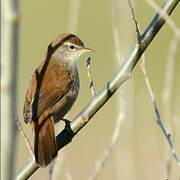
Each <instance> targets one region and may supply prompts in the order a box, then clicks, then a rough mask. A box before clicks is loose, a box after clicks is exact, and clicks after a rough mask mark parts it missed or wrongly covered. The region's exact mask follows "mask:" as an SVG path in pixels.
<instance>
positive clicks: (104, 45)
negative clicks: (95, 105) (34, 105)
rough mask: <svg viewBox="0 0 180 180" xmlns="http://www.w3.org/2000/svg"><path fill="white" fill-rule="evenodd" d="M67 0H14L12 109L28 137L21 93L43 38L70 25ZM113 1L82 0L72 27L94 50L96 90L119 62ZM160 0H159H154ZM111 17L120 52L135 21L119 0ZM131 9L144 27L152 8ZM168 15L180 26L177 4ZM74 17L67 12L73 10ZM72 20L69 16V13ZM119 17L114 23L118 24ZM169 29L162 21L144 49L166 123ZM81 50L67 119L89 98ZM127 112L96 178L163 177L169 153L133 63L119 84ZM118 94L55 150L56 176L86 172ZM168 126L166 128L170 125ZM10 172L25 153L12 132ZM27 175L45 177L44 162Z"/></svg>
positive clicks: (125, 50)
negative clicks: (16, 34) (16, 54)
mask: <svg viewBox="0 0 180 180" xmlns="http://www.w3.org/2000/svg"><path fill="white" fill-rule="evenodd" d="M70 2H71V1H67V0H61V1H59V0H53V1H50V0H39V1H20V59H19V64H18V72H19V74H18V115H19V117H20V120H21V121H22V126H23V129H24V130H25V132H26V133H27V136H28V137H29V139H30V140H31V144H33V133H32V129H31V127H30V125H26V124H25V123H24V122H23V118H22V109H23V103H24V97H25V92H26V89H27V87H28V83H29V80H30V78H31V75H32V72H33V71H34V69H35V67H37V65H38V64H39V63H40V62H41V61H42V60H43V57H44V54H45V50H46V47H47V46H48V44H49V42H50V41H51V40H52V39H53V38H55V37H56V36H57V35H58V34H60V33H61V32H68V31H69V30H68V21H69V7H70ZM114 2H115V1H108V0H99V1H95V0H94V1H81V4H80V9H79V18H78V25H77V32H76V34H77V35H78V36H79V37H80V38H81V40H83V42H84V43H85V45H86V46H87V47H90V48H92V49H94V50H95V51H94V52H93V53H92V55H91V57H92V66H91V71H92V76H93V79H94V83H95V88H96V90H97V91H98V90H100V89H101V88H102V87H103V86H104V84H105V83H106V82H107V81H108V80H109V79H110V78H111V77H112V74H113V73H114V72H115V71H116V69H117V67H118V65H117V62H116V60H115V58H114V57H115V51H114V48H115V46H114V39H113V21H112V3H114ZM161 3H162V2H161V1H159V5H160V4H161ZM116 8H117V11H118V12H117V14H116V16H117V17H116V20H115V24H116V26H117V27H118V32H119V33H120V34H119V36H120V44H121V48H122V49H121V52H122V54H123V56H124V57H126V56H127V55H128V54H129V53H130V51H131V49H132V47H133V44H134V43H135V41H136V39H135V35H136V34H135V28H134V24H133V22H132V20H131V15H130V12H129V7H128V5H127V4H126V3H125V2H118V4H117V7H116ZM135 12H136V15H137V19H138V22H139V25H140V27H141V30H142V31H143V30H144V29H145V28H146V26H147V25H148V24H149V22H150V20H151V19H152V17H153V16H154V14H155V12H154V10H153V9H152V8H151V7H150V6H149V5H148V4H147V3H146V1H143V0H140V1H137V2H136V4H135ZM171 17H172V19H173V20H174V21H175V23H176V25H177V26H180V21H179V18H180V8H179V7H177V8H176V9H175V11H174V12H173V14H172V16H171ZM71 18H73V17H71ZM71 18H70V20H71V21H73V19H71ZM117 22H118V24H117ZM173 36H174V34H173V32H172V31H171V29H170V28H169V27H168V26H167V25H165V26H164V27H163V28H162V29H161V31H160V32H159V34H158V35H157V37H156V38H155V39H154V40H153V42H152V44H151V45H150V46H149V47H148V49H147V51H146V66H147V73H148V76H149V79H150V82H151V85H152V87H153V90H154V93H155V96H156V98H157V102H158V106H159V109H160V111H161V113H162V117H163V119H164V120H165V125H166V126H167V127H170V124H171V123H170V121H171V120H172V119H167V115H166V112H165V111H164V106H163V102H162V98H163V97H162V95H163V90H164V89H163V88H164V78H165V73H166V69H165V68H166V62H167V55H168V51H169V43H170V41H171V39H172V38H173ZM87 57H88V56H87V55H84V56H82V57H81V58H80V60H79V61H78V64H77V65H78V70H79V74H80V81H81V87H80V92H79V96H78V99H77V101H76V103H75V105H74V106H73V108H72V110H71V112H70V113H69V115H68V118H69V119H72V118H73V117H74V116H75V115H76V114H77V113H78V112H80V110H82V108H83V107H84V106H85V105H86V104H87V103H88V102H89V100H90V98H91V93H90V89H89V80H88V76H87V71H86V59H87ZM179 60H180V51H179V47H178V53H177V55H176V61H175V70H174V73H175V75H174V79H173V91H172V102H171V104H170V107H171V108H172V114H173V117H174V116H175V117H177V119H176V121H175V122H174V130H175V132H176V133H175V145H176V149H177V151H178V152H179V153H180V141H179V139H180V119H179V118H180V111H179V107H180V93H179V92H180V85H179V84H180V83H179V82H180V71H179V69H180V61H179ZM125 84H126V85H125V88H126V97H125V99H126V101H127V104H128V114H127V116H126V118H125V120H124V122H123V123H122V127H121V130H120V131H121V132H120V136H119V139H118V142H117V144H116V146H115V148H114V149H113V152H112V155H111V156H110V159H109V160H108V162H107V163H106V164H105V166H104V168H103V170H102V172H101V173H100V175H99V179H102V180H108V179H113V180H115V179H126V180H131V179H132V180H135V179H138V180H144V179H146V180H150V179H151V180H152V179H153V180H155V179H158V180H160V179H163V180H164V179H165V177H166V176H165V174H166V173H165V171H166V170H165V163H166V161H165V157H166V156H167V157H171V154H170V152H169V146H168V144H167V142H166V140H165V138H164V136H163V135H162V132H161V131H160V129H159V127H158V126H157V124H156V122H155V120H156V116H155V114H154V110H153V106H152V102H151V99H150V96H149V94H148V91H147V87H146V84H145V81H144V77H143V75H142V72H141V69H140V67H139V65H137V66H136V68H135V70H134V71H133V74H132V78H131V79H130V80H129V81H128V82H126V83H125ZM119 93H121V88H120V89H119V92H118V93H116V94H115V95H114V96H113V97H112V98H111V99H110V100H109V101H108V102H107V103H106V104H105V105H104V106H103V108H102V109H101V110H100V111H99V112H98V113H97V114H96V115H95V116H94V117H93V119H92V121H91V122H90V123H89V124H87V125H86V127H84V128H83V129H82V130H81V131H80V132H79V133H78V135H77V136H76V137H75V138H74V139H73V141H72V143H70V144H69V145H68V146H66V147H65V148H64V149H63V150H62V151H60V152H59V156H58V157H59V158H62V159H61V162H62V166H59V171H60V176H59V177H60V178H61V179H68V177H69V176H72V179H73V180H81V179H88V178H89V177H90V175H91V174H92V172H93V171H94V168H95V166H96V162H97V160H98V159H99V158H100V157H101V156H102V153H103V152H104V149H105V148H106V147H107V145H108V144H109V142H110V140H111V136H112V133H113V130H114V128H115V125H116V119H117V114H118V112H119V110H120V108H121V107H119V106H118V97H119ZM168 130H170V128H169V129H168ZM16 157H17V158H16V172H17V170H19V169H20V168H21V167H22V165H23V164H24V163H25V162H26V161H27V160H28V159H29V157H30V155H29V152H28V150H27V147H26V146H25V142H24V140H23V138H22V136H21V135H20V134H18V148H17V156H16ZM179 177H180V171H179V169H178V167H177V165H176V163H175V162H174V159H172V179H173V180H176V179H178V178H179ZM31 179H44V180H46V179H48V168H46V169H39V170H38V171H37V172H36V173H35V174H34V175H33V176H32V177H31Z"/></svg>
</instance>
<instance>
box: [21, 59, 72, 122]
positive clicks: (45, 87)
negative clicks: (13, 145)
mask: <svg viewBox="0 0 180 180" xmlns="http://www.w3.org/2000/svg"><path fill="white" fill-rule="evenodd" d="M50 61H51V62H50V63H49V65H48V64H46V63H45V62H44V63H43V64H41V65H40V66H39V67H38V68H37V69H36V71H35V72H34V74H33V77H32V80H31V83H30V86H29V89H28V90H27V93H26V99H25V104H24V113H23V114H24V121H25V122H26V123H28V122H31V121H34V120H35V119H37V118H38V117H39V116H40V115H41V114H42V113H43V112H44V111H46V110H48V109H50V108H51V107H53V106H54V105H55V104H56V103H57V102H58V101H59V100H60V99H61V98H62V97H63V96H64V95H65V94H66V93H67V92H68V91H69V90H70V88H71V86H72V84H73V81H72V77H71V75H70V72H69V71H68V70H67V68H65V67H64V65H62V64H60V63H59V62H58V61H56V60H55V59H52V58H51V59H50ZM45 66H46V67H45ZM44 69H45V70H44ZM42 72H43V74H42Z"/></svg>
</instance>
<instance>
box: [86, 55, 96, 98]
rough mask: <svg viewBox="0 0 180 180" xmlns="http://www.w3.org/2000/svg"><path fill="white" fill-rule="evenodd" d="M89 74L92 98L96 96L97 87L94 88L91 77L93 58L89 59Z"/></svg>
mask: <svg viewBox="0 0 180 180" xmlns="http://www.w3.org/2000/svg"><path fill="white" fill-rule="evenodd" d="M87 74H88V77H89V82H90V86H89V87H90V89H91V95H92V97H93V96H95V95H96V91H95V87H94V82H93V79H92V76H91V57H88V59H87Z"/></svg>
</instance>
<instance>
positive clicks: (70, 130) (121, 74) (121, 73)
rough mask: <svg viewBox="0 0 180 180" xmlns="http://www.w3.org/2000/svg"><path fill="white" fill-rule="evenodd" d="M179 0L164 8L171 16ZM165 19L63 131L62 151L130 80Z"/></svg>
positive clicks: (25, 173) (23, 174)
mask: <svg viewBox="0 0 180 180" xmlns="http://www.w3.org/2000/svg"><path fill="white" fill-rule="evenodd" d="M178 2H179V0H168V1H166V2H165V4H164V5H163V6H162V9H164V10H165V11H166V12H167V13H168V14H169V15H170V14H171V13H172V11H173V10H174V8H175V7H176V5H177V4H178ZM164 23H165V19H164V18H163V17H162V16H161V15H160V14H159V13H157V14H156V15H155V17H154V18H153V20H152V21H151V23H150V24H149V26H148V27H147V29H146V30H145V32H144V33H143V34H142V37H141V42H142V43H141V44H137V43H136V44H135V46H134V48H133V51H132V52H131V53H130V55H129V57H128V58H127V59H126V60H125V61H124V63H123V64H122V65H121V66H120V67H119V68H118V70H117V72H116V73H115V74H114V76H113V77H112V79H111V80H109V81H108V82H107V84H106V85H105V86H104V88H103V89H102V90H101V91H100V92H99V93H97V94H96V95H95V96H94V97H93V98H92V99H91V101H90V102H89V104H88V105H87V106H86V107H85V108H84V109H83V110H82V111H81V112H80V113H79V114H78V115H77V116H76V117H75V118H74V119H73V120H72V121H71V123H70V125H69V126H66V127H65V129H64V130H62V131H61V132H60V133H59V134H58V136H57V137H56V139H57V145H58V148H59V149H61V148H63V147H64V146H66V145H67V144H68V143H70V142H71V141H72V139H73V137H74V136H75V135H76V134H77V133H78V132H79V131H80V130H81V129H82V128H83V127H84V126H85V125H86V124H87V123H88V121H89V120H90V119H91V118H92V117H93V116H94V114H95V113H96V112H97V111H98V110H99V109H100V108H101V107H102V106H103V105H104V104H105V103H106V102H107V101H108V100H109V99H110V97H111V96H112V95H113V94H114V93H115V92H116V91H117V89H118V88H119V87H120V85H121V84H122V83H123V82H125V81H126V80H128V79H129V78H130V76H131V74H132V71H133V69H134V67H135V66H136V64H137V62H138V61H139V59H140V57H141V55H142V54H143V52H144V51H145V49H146V48H147V47H148V46H149V44H150V43H151V41H152V40H153V38H154V37H155V36H156V35H157V33H158V32H159V30H160V29H161V27H162V26H163V25H164ZM37 169H38V166H37V165H36V164H35V161H34V160H31V161H30V162H28V164H27V165H25V166H24V167H23V169H22V170H20V172H19V173H18V174H17V176H16V179H27V178H28V177H30V176H31V175H32V174H33V173H34V172H35V171H36V170H37Z"/></svg>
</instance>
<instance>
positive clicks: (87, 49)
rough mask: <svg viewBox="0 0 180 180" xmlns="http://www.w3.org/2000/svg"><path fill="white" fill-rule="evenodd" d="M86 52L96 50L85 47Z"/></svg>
mask: <svg viewBox="0 0 180 180" xmlns="http://www.w3.org/2000/svg"><path fill="white" fill-rule="evenodd" d="M83 50H84V52H92V51H94V50H93V49H90V48H83Z"/></svg>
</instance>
